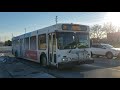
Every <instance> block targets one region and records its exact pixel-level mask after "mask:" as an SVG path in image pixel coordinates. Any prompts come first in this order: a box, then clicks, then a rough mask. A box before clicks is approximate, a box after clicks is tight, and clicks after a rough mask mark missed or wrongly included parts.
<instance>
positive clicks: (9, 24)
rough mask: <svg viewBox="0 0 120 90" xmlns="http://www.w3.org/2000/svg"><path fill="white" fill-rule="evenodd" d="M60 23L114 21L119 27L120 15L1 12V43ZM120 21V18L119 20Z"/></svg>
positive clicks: (106, 13) (88, 23) (89, 23)
mask: <svg viewBox="0 0 120 90" xmlns="http://www.w3.org/2000/svg"><path fill="white" fill-rule="evenodd" d="M56 16H58V23H77V24H86V25H90V26H91V25H94V24H103V23H104V22H105V21H106V22H108V21H112V22H114V24H116V25H118V26H119V24H120V23H119V22H116V21H118V18H119V16H120V13H113V12H112V13H111V12H0V41H5V40H8V39H11V37H12V34H13V36H17V35H21V34H24V33H25V28H26V32H30V31H34V30H37V29H40V28H44V27H47V26H50V25H53V24H55V23H56V22H55V17H56ZM113 17H114V18H113ZM119 21H120V18H119Z"/></svg>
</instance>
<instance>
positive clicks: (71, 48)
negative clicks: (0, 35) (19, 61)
mask: <svg viewBox="0 0 120 90" xmlns="http://www.w3.org/2000/svg"><path fill="white" fill-rule="evenodd" d="M12 53H13V55H15V57H18V58H23V59H27V60H31V61H34V62H38V63H40V64H41V65H42V66H55V67H57V68H60V67H64V66H65V67H66V66H74V65H79V64H90V63H93V62H94V60H93V59H92V58H91V52H90V38H89V26H87V25H79V24H67V23H59V24H55V25H52V26H49V27H45V28H43V29H39V30H35V31H33V32H29V33H25V34H23V35H20V36H17V37H13V38H12Z"/></svg>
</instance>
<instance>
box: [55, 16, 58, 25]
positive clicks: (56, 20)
mask: <svg viewBox="0 0 120 90" xmlns="http://www.w3.org/2000/svg"><path fill="white" fill-rule="evenodd" d="M57 19H58V16H56V18H55V21H56V24H57V22H58V20H57Z"/></svg>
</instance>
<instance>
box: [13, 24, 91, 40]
mask: <svg viewBox="0 0 120 90" xmlns="http://www.w3.org/2000/svg"><path fill="white" fill-rule="evenodd" d="M71 24H73V25H83V24H74V23H58V24H54V25H51V26H48V27H44V28H41V29H37V30H34V31H31V32H28V33H24V34H22V35H19V36H16V37H13V38H12V39H13V40H14V39H19V38H24V37H29V36H34V35H36V34H40V33H46V32H53V31H55V30H62V25H71ZM84 26H87V27H89V26H88V25H84Z"/></svg>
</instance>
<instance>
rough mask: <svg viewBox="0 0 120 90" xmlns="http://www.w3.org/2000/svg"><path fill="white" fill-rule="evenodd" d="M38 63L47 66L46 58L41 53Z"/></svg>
mask: <svg viewBox="0 0 120 90" xmlns="http://www.w3.org/2000/svg"><path fill="white" fill-rule="evenodd" d="M40 64H41V65H42V66H47V58H46V56H45V55H42V56H41V58H40Z"/></svg>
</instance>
